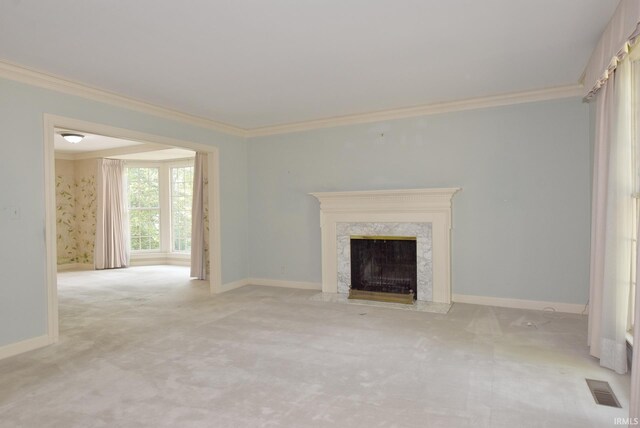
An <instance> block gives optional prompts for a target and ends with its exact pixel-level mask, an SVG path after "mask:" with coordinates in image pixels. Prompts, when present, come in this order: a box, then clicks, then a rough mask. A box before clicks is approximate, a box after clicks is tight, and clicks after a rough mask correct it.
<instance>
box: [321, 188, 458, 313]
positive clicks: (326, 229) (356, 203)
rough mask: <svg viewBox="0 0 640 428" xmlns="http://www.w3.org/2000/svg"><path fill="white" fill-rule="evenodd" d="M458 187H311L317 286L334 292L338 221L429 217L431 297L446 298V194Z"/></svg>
mask: <svg viewBox="0 0 640 428" xmlns="http://www.w3.org/2000/svg"><path fill="white" fill-rule="evenodd" d="M459 190H460V188H458V187H452V188H438V189H436V188H434V189H401V190H368V191H356V192H320V193H311V195H312V196H314V197H315V198H317V199H318V201H320V227H321V229H322V231H321V241H322V291H323V292H325V293H337V292H338V269H337V266H338V252H337V224H338V223H431V227H432V229H431V233H432V258H433V293H432V300H431V301H433V302H435V303H451V198H453V195H454V194H455V193H456V192H458V191H459Z"/></svg>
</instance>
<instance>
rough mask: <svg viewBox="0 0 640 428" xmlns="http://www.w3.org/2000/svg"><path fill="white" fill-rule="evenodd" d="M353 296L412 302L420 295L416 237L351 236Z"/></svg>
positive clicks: (351, 285) (351, 286)
mask: <svg viewBox="0 0 640 428" xmlns="http://www.w3.org/2000/svg"><path fill="white" fill-rule="evenodd" d="M350 250H351V284H350V289H349V298H350V299H365V300H378V301H387V302H395V303H408V304H411V303H413V301H414V300H415V299H416V297H417V294H418V293H417V292H418V289H417V285H418V271H417V257H416V237H415V236H414V237H405V236H371V235H367V236H362V235H352V236H350Z"/></svg>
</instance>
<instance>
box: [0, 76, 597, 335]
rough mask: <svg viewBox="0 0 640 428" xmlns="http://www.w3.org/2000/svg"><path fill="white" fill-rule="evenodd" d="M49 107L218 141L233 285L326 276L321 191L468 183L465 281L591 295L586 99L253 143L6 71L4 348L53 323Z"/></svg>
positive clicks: (460, 209) (507, 291)
mask: <svg viewBox="0 0 640 428" xmlns="http://www.w3.org/2000/svg"><path fill="white" fill-rule="evenodd" d="M44 113H51V114H56V115H60V116H67V117H73V118H77V119H81V120H86V121H91V122H97V123H103V124H107V125H111V126H116V127H121V128H128V129H132V130H137V131H141V132H146V133H149V134H156V135H161V136H166V137H172V138H177V139H182V140H190V141H194V142H199V143H204V144H211V145H215V146H217V147H219V149H220V167H221V171H220V174H221V183H220V187H221V216H222V219H221V220H222V265H223V282H224V283H226V282H231V281H234V280H237V279H241V278H246V277H248V276H250V277H257V278H271V279H285V280H296V281H311V282H320V280H321V271H320V227H319V208H318V203H317V201H316V200H315V199H314V198H313V197H311V196H309V195H307V194H308V193H309V192H314V191H337V190H364V189H395V188H412V187H452V186H460V187H462V188H463V190H462V192H461V193H459V194H458V195H456V196H455V199H454V222H453V224H454V230H453V232H452V234H453V291H454V292H455V293H461V294H473V295H483V296H497V297H511V298H522V299H535V300H549V301H558V302H569V303H585V302H586V299H587V294H588V271H589V269H588V261H589V255H588V252H589V209H590V207H589V205H590V202H589V198H590V149H589V129H590V128H589V111H588V107H587V106H586V105H584V104H582V103H581V102H580V100H579V99H565V100H557V101H547V102H539V103H529V104H520V105H512V106H506V107H500V108H491V109H483V110H474V111H467V112H458V113H449V114H441V115H433V116H427V117H422V118H414V119H403V120H396V121H389V122H384V123H376V124H364V125H353V126H344V127H337V128H329V129H323V130H314V131H309V132H300V133H295V134H285V135H277V136H268V137H259V138H253V139H250V141H249V142H248V143H247V142H246V141H244V140H243V139H242V138H239V137H232V136H228V135H225V134H221V133H218V132H215V131H211V130H207V129H202V128H198V127H194V126H189V125H185V124H182V123H178V122H173V121H170V120H165V119H161V118H157V117H154V116H151V115H146V114H142V113H137V112H134V111H129V110H126V109H122V108H118V107H114V106H111V105H107V104H102V103H98V102H94V101H89V100H86V99H83V98H79V97H74V96H69V95H64V94H61V93H57V92H54V91H49V90H45V89H41V88H37V87H33V86H29V85H24V84H20V83H16V82H13V81H9V80H2V79H0V129H1V130H2V134H0V141H1V143H0V238H1V239H2V243H3V245H0V346H2V345H4V344H8V343H13V342H18V341H21V340H25V339H28V338H31V337H36V336H40V335H43V334H45V333H46V289H45V262H44V251H45V250H44V188H43V172H42V166H43V151H42V146H43V134H42V133H43V128H42V121H43V114H44ZM381 133H384V137H381V136H380V134H381ZM10 206H17V207H19V208H20V211H21V218H20V219H19V220H11V219H9V217H8V213H7V212H5V211H4V208H6V207H10ZM249 237H250V239H249ZM283 267H284V273H282V268H283Z"/></svg>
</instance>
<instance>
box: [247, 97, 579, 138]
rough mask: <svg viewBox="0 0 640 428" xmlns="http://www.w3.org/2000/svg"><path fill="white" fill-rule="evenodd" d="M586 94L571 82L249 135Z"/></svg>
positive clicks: (278, 127)
mask: <svg viewBox="0 0 640 428" xmlns="http://www.w3.org/2000/svg"><path fill="white" fill-rule="evenodd" d="M579 96H582V85H578V84H575V85H567V86H559V87H555V88H547V89H537V90H533V91H524V92H513V93H509V94H501V95H492V96H488V97H479V98H469V99H465V100H458V101H449V102H443V103H435V104H426V105H421V106H416V107H405V108H398V109H391V110H382V111H378V112H370V113H360V114H352V115H348V116H337V117H330V118H326V119H317V120H309V121H305V122H297V123H289V124H283V125H274V126H264V127H261V128H253V129H248V130H247V131H246V133H245V136H246V137H262V136H265V135H275V134H287V133H291V132H301V131H309V130H312V129H320V128H332V127H336V126H344V125H355V124H360V123H372V122H382V121H386V120H395V119H404V118H410V117H418V116H429V115H433V114H441V113H452V112H456V111H464V110H476V109H483V108H490V107H500V106H506V105H512V104H522V103H531V102H536V101H547V100H555V99H560V98H570V97H579Z"/></svg>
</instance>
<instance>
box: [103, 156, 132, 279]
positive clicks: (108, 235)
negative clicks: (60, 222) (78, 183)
mask: <svg viewBox="0 0 640 428" xmlns="http://www.w3.org/2000/svg"><path fill="white" fill-rule="evenodd" d="M96 184H97V193H96V199H97V200H96V204H97V209H96V244H95V257H94V258H95V268H96V269H113V268H122V267H127V266H128V265H129V257H130V243H129V214H128V210H127V194H126V189H127V186H126V180H125V176H124V161H123V160H118V159H99V160H98V174H97V183H96Z"/></svg>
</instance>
